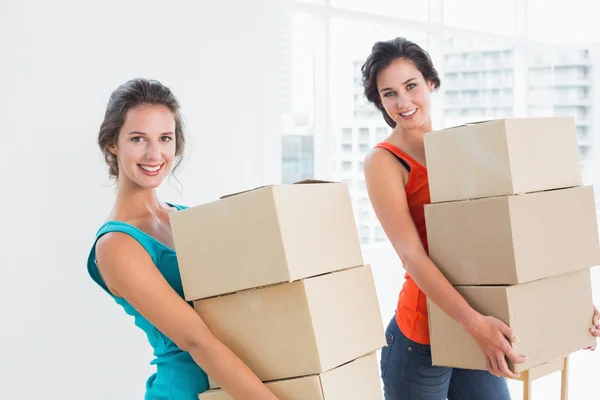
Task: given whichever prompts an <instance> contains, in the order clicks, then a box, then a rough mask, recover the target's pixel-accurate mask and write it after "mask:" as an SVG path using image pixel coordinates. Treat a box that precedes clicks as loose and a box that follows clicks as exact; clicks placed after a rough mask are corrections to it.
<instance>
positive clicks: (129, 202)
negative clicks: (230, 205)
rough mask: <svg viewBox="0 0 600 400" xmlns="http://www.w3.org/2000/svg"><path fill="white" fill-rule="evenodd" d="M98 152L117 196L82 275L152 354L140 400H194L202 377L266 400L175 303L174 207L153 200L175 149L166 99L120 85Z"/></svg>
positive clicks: (151, 87) (176, 125)
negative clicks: (128, 319)
mask: <svg viewBox="0 0 600 400" xmlns="http://www.w3.org/2000/svg"><path fill="white" fill-rule="evenodd" d="M98 144H99V146H100V149H101V150H102V152H103V154H104V157H105V160H106V162H107V164H108V166H109V169H110V172H109V173H110V175H111V177H113V178H115V179H116V181H117V193H116V199H115V203H114V205H113V208H112V210H111V212H110V213H109V215H108V218H107V222H105V223H104V224H103V225H102V226H101V228H100V229H99V230H98V233H97V235H96V240H95V241H94V245H93V246H92V250H91V252H90V255H89V258H88V264H87V267H88V271H89V274H90V276H91V277H92V279H93V280H94V281H95V282H96V283H98V285H99V286H100V287H102V289H104V290H105V291H106V292H107V293H108V294H109V295H110V296H111V297H112V298H113V299H114V300H115V301H116V303H118V304H120V305H121V306H122V307H123V309H124V310H125V312H126V313H127V314H129V315H131V316H133V319H134V322H135V324H136V325H137V326H138V327H139V328H141V329H142V330H143V331H144V332H145V333H146V335H147V337H148V341H149V342H150V345H151V346H152V348H153V349H154V357H155V359H154V360H153V361H152V364H154V365H156V373H154V374H152V376H150V377H149V379H148V381H147V382H146V396H145V399H146V400H167V399H169V400H196V399H197V398H198V394H199V393H202V392H204V391H205V390H207V389H208V379H207V375H206V373H208V374H210V375H211V376H212V377H214V378H215V380H216V381H218V382H219V383H220V384H221V386H222V387H223V389H224V390H225V391H226V392H227V393H228V394H229V395H230V396H231V397H232V398H234V399H265V400H276V399H277V398H276V397H275V396H274V395H273V394H272V393H271V392H270V391H269V390H268V388H267V387H266V386H265V385H264V384H263V383H262V382H261V381H260V380H259V379H258V378H257V377H256V376H255V375H254V374H253V373H252V372H251V371H250V370H249V369H248V367H247V366H246V365H245V364H244V363H243V362H242V361H241V360H240V359H239V358H237V357H236V356H235V355H234V354H233V353H232V352H231V351H230V350H229V349H228V348H227V347H226V346H224V345H223V344H222V343H221V342H219V341H218V340H217V339H216V338H215V337H214V336H213V335H212V334H211V332H210V331H209V330H208V328H207V327H206V325H205V324H204V323H203V321H202V319H201V318H200V316H199V315H198V314H197V313H196V312H195V311H194V309H193V307H192V306H191V304H190V303H188V302H186V301H185V300H184V297H183V289H182V285H181V278H180V275H179V267H178V265H177V258H176V255H175V251H174V245H173V238H172V235H171V228H170V225H169V214H170V213H172V212H177V211H178V210H181V209H183V208H184V207H183V206H180V205H176V204H170V203H165V202H162V201H160V200H159V198H158V195H157V193H156V188H158V187H159V186H160V184H161V183H162V182H163V180H164V179H165V177H166V176H167V175H168V174H169V173H170V172H171V170H172V169H175V168H176V167H177V166H178V164H179V162H180V161H181V155H182V153H183V150H184V145H185V137H184V132H183V124H182V121H181V116H180V112H179V104H178V102H177V100H176V98H175V97H174V95H173V94H172V93H171V91H170V90H169V89H168V88H167V87H165V86H163V85H162V84H161V83H159V82H156V81H149V80H145V79H134V80H131V81H128V82H126V83H125V84H123V85H121V86H120V87H119V88H117V89H116V90H115V91H114V92H113V93H112V95H111V97H110V100H109V102H108V106H107V109H106V114H105V117H104V121H103V122H102V125H101V127H100V133H99V136H98ZM205 371H206V372H205Z"/></svg>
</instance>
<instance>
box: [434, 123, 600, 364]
mask: <svg viewBox="0 0 600 400" xmlns="http://www.w3.org/2000/svg"><path fill="white" fill-rule="evenodd" d="M425 151H426V159H427V168H428V173H429V184H430V194H431V202H432V204H430V205H427V206H426V207H425V218H426V225H427V238H428V245H429V254H430V257H431V259H432V260H433V261H434V262H435V263H436V265H437V266H438V267H439V268H440V270H441V271H442V272H443V274H444V275H445V276H446V277H447V278H448V280H449V281H450V283H451V284H452V285H454V286H455V287H456V289H457V290H458V291H459V292H460V293H461V294H462V295H463V296H464V297H465V299H466V300H467V302H468V303H469V304H470V305H471V306H472V307H473V308H474V309H476V310H477V311H479V312H481V313H483V314H484V315H491V316H494V317H496V318H498V319H500V320H502V321H503V322H505V323H506V324H508V325H509V326H510V327H511V328H512V329H513V330H514V331H515V332H516V333H517V335H518V336H519V339H520V340H519V341H518V342H517V343H514V344H513V348H514V349H515V351H516V352H517V354H525V355H526V356H527V361H526V362H525V363H523V364H517V365H513V364H512V363H510V362H509V367H510V368H511V370H512V371H513V372H521V371H525V370H528V369H530V368H532V367H535V366H538V365H541V364H544V363H547V362H550V361H552V360H554V359H556V358H559V357H565V356H567V355H568V354H569V353H571V352H574V351H577V350H579V349H582V348H584V347H587V346H590V345H593V344H595V343H596V340H595V338H594V337H593V336H592V335H591V334H590V332H589V328H590V327H591V324H592V314H593V303H592V290H591V281H590V268H591V267H593V266H595V265H598V264H600V245H599V240H598V230H597V222H596V211H595V202H594V192H593V190H592V187H591V186H584V185H583V184H582V178H581V172H580V164H579V157H578V146H577V136H576V130H575V123H574V120H573V118H522V119H520V118H514V119H503V120H495V121H488V122H482V123H475V124H468V125H465V126H460V127H455V128H450V129H445V130H441V131H435V132H431V133H428V134H426V135H425ZM428 305H429V321H430V334H431V346H432V358H433V363H434V365H443V366H451V367H459V368H467V369H480V370H485V369H486V366H485V361H484V356H483V353H482V352H481V350H480V349H479V348H478V346H477V345H476V343H475V341H474V340H473V339H472V338H471V337H470V336H469V335H468V334H467V333H466V332H465V331H464V330H463V329H462V328H461V327H460V326H459V325H458V323H456V321H454V320H453V319H451V318H450V317H449V316H448V315H446V314H445V313H444V312H443V311H442V310H441V309H440V308H439V307H438V306H437V305H435V304H434V303H433V302H431V301H429V302H428Z"/></svg>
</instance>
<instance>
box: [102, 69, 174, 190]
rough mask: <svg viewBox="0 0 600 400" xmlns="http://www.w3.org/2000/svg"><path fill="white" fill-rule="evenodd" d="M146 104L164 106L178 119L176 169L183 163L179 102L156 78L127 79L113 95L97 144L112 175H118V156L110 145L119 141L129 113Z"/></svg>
mask: <svg viewBox="0 0 600 400" xmlns="http://www.w3.org/2000/svg"><path fill="white" fill-rule="evenodd" d="M143 105H161V106H165V107H167V108H168V109H169V110H171V112H172V113H173V118H174V119H175V156H176V157H177V161H176V162H175V166H174V167H173V171H174V170H175V169H177V167H178V166H179V164H180V163H181V156H182V154H183V149H184V147H185V135H184V127H183V121H182V118H181V114H180V112H179V109H180V106H179V102H178V101H177V99H176V98H175V96H174V95H173V93H172V92H171V90H170V89H169V88H168V87H166V86H164V85H163V84H162V83H160V82H158V81H155V80H148V79H143V78H136V79H132V80H130V81H127V82H125V83H124V84H122V85H121V86H119V87H118V88H117V89H115V91H114V92H112V94H111V95H110V99H109V100H108V105H107V106H106V113H105V115H104V120H103V121H102V124H101V125H100V132H99V134H98V146H100V150H101V151H102V153H103V155H104V159H105V160H106V163H107V164H108V166H109V172H108V174H109V176H110V177H111V178H117V177H118V176H119V166H118V163H117V157H116V156H115V155H114V154H113V153H111V151H110V147H111V146H114V145H115V144H116V143H117V138H118V137H119V132H120V130H121V127H123V124H124V123H125V117H126V116H127V112H128V111H129V110H131V109H134V108H136V107H139V106H143Z"/></svg>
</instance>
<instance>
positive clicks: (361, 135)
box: [358, 128, 369, 144]
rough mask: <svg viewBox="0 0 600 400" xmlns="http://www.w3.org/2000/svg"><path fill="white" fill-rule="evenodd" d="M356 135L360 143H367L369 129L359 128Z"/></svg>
mask: <svg viewBox="0 0 600 400" xmlns="http://www.w3.org/2000/svg"><path fill="white" fill-rule="evenodd" d="M358 135H359V139H360V141H361V142H363V143H367V144H368V143H369V128H359V130H358Z"/></svg>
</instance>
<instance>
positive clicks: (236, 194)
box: [219, 185, 273, 200]
mask: <svg viewBox="0 0 600 400" xmlns="http://www.w3.org/2000/svg"><path fill="white" fill-rule="evenodd" d="M270 186H273V185H263V186H258V187H255V188H252V189H248V190H242V191H241V192H235V193H229V194H224V195H223V196H221V197H219V199H221V200H222V199H226V198H228V197H233V196H238V195H240V194H243V193H248V192H253V191H255V190H259V189H264V188H266V187H270Z"/></svg>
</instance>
